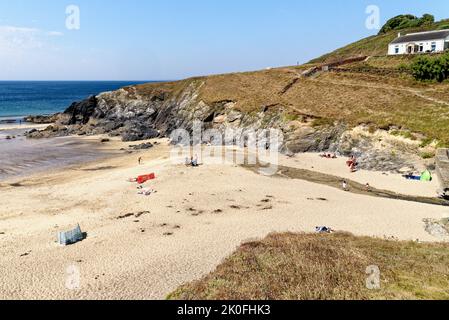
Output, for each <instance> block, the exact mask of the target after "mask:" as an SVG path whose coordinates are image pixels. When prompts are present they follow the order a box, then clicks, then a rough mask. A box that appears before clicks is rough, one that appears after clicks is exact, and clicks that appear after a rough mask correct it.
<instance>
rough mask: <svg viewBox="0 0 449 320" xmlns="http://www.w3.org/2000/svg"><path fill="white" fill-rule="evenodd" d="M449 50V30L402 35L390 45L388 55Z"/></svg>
mask: <svg viewBox="0 0 449 320" xmlns="http://www.w3.org/2000/svg"><path fill="white" fill-rule="evenodd" d="M447 49H449V30H438V31H428V32H418V33H410V34H407V35H404V36H401V34H399V35H398V37H397V38H396V39H395V40H394V41H393V42H391V43H390V44H389V45H388V55H401V54H418V53H432V52H443V51H444V50H447Z"/></svg>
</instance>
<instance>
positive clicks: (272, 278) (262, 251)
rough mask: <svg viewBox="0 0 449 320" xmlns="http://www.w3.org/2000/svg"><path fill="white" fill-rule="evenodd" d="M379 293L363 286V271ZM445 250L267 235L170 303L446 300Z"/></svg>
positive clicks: (343, 237)
mask: <svg viewBox="0 0 449 320" xmlns="http://www.w3.org/2000/svg"><path fill="white" fill-rule="evenodd" d="M373 265H374V266H378V267H379V269H380V272H381V278H380V280H381V288H380V290H369V289H367V286H366V280H367V278H368V275H367V274H366V270H367V267H368V266H373ZM448 274H449V246H448V245H447V244H418V243H414V242H398V241H386V240H381V239H374V238H365V237H354V236H352V235H350V234H346V233H337V234H332V235H327V234H326V235H316V234H314V235H308V234H290V233H288V234H273V235H270V236H269V237H267V238H266V239H264V240H262V241H256V242H250V243H246V244H244V245H242V246H241V247H240V248H239V249H238V250H237V251H236V252H235V253H234V254H233V255H232V256H231V257H229V258H228V259H226V260H225V261H224V262H223V263H222V264H221V265H220V266H218V267H217V269H216V270H215V271H214V272H213V273H211V274H210V275H208V276H206V277H204V278H203V279H201V280H199V281H195V282H192V283H190V284H187V285H184V286H182V287H181V288H179V289H178V290H177V291H176V292H174V293H173V294H171V295H170V296H169V298H170V299H190V300H198V299H206V300H207V299H210V300H216V299H223V300H228V299H229V300H242V299H243V300H254V299H257V300H259V299H262V300H264V299H270V300H273V299H274V300H291V299H292V300H309V299H311V300H334V299H449V278H448V276H447V275H448Z"/></svg>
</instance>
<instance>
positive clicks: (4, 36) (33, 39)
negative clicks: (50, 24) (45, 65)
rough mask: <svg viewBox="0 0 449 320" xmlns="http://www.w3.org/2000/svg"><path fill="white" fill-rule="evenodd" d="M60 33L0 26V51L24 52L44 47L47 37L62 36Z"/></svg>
mask: <svg viewBox="0 0 449 320" xmlns="http://www.w3.org/2000/svg"><path fill="white" fill-rule="evenodd" d="M62 35H63V33H62V32H58V31H49V32H45V31H42V30H40V29H36V28H27V27H15V26H1V25H0V49H1V50H25V49H35V48H41V47H43V46H45V42H46V40H47V39H46V38H47V37H55V36H62Z"/></svg>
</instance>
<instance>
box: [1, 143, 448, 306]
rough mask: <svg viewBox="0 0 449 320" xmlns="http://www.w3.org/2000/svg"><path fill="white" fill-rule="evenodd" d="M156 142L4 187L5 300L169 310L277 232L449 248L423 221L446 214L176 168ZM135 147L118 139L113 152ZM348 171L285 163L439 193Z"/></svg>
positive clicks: (216, 168) (209, 168)
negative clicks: (182, 289) (323, 229)
mask: <svg viewBox="0 0 449 320" xmlns="http://www.w3.org/2000/svg"><path fill="white" fill-rule="evenodd" d="M153 142H154V141H153ZM158 142H159V144H158V145H156V146H155V147H154V148H152V149H150V150H148V151H142V152H135V153H132V154H128V153H126V152H123V151H122V152H121V154H120V155H117V156H115V157H109V158H107V159H101V160H96V161H95V162H90V163H85V164H82V165H76V166H72V167H68V168H65V169H58V170H52V171H51V172H48V171H47V172H43V173H39V174H36V175H31V176H27V177H20V178H15V179H10V180H7V181H1V182H0V190H1V193H0V203H1V206H0V256H1V257H2V258H1V264H0V268H1V270H0V277H1V279H0V299H164V298H165V297H166V296H167V294H169V293H170V292H171V291H173V290H174V289H176V288H177V287H178V286H179V285H181V284H184V283H186V282H188V281H192V280H195V279H198V278H201V277H202V276H203V275H205V274H207V273H209V272H211V271H212V270H214V268H215V267H216V266H217V265H218V264H219V263H220V262H221V261H222V260H223V259H224V258H225V257H227V256H228V255H229V254H231V253H232V252H233V251H234V249H235V248H236V247H237V246H239V245H240V244H241V243H242V242H244V241H246V240H249V239H255V238H263V237H265V236H266V235H267V234H269V233H271V232H284V231H292V232H313V231H314V229H315V227H316V226H324V225H325V226H328V227H331V228H333V229H335V230H339V231H348V232H351V233H353V234H355V235H366V236H375V237H381V238H389V239H390V238H392V239H399V240H413V241H417V240H418V241H429V242H435V241H444V240H448V239H444V238H436V237H434V236H432V235H430V234H429V233H427V232H426V231H425V225H424V222H423V219H426V218H432V219H442V218H444V217H448V216H449V209H448V208H447V207H442V206H435V205H427V204H421V203H416V202H406V201H399V200H390V199H383V198H376V197H371V196H364V195H357V194H353V193H350V192H344V191H342V190H339V189H336V188H332V187H328V186H325V185H319V184H315V183H310V182H307V181H303V180H294V179H284V178H280V177H267V176H262V175H258V174H256V173H254V172H252V171H250V170H247V169H245V168H242V167H240V166H236V165H232V164H229V165H208V164H205V165H202V166H200V167H198V168H192V167H186V166H184V165H176V164H173V163H172V161H171V159H170V157H169V152H170V146H169V144H168V141H167V140H160V141H158ZM128 145H129V143H126V144H125V143H122V142H119V141H115V140H113V141H111V142H110V143H108V144H106V145H105V146H104V148H107V149H108V150H112V149H115V150H117V151H118V150H120V149H121V148H126V147H127V146H128ZM138 157H142V158H143V164H142V165H139V164H138V163H137V159H138ZM344 162H345V159H336V160H329V159H321V158H320V157H319V156H318V155H317V154H301V155H298V156H296V157H294V158H286V157H282V156H281V159H280V163H281V164H282V165H285V166H290V167H297V168H304V169H309V170H315V171H318V172H323V173H328V174H332V175H336V176H340V177H342V178H347V179H351V180H353V181H358V182H360V183H370V185H371V186H373V187H376V188H382V189H386V190H391V191H394V192H399V193H403V194H409V195H421V196H434V195H435V191H436V189H437V188H438V181H433V182H432V183H420V182H410V181H407V180H405V179H403V178H402V177H401V176H400V175H395V174H390V173H388V174H386V173H382V172H364V171H361V172H358V173H349V170H348V169H347V168H346V166H345V163H344ZM151 172H154V173H156V176H157V179H156V180H153V181H151V182H149V183H147V184H146V185H145V187H148V188H153V189H155V190H156V191H157V192H156V193H153V194H151V195H150V196H143V195H139V194H138V190H137V188H136V187H137V185H136V184H135V183H130V182H128V179H129V178H131V177H136V176H138V175H140V174H146V173H151ZM77 224H80V226H81V228H82V230H83V231H84V232H86V233H87V238H86V239H85V240H84V241H82V242H79V243H77V244H75V245H72V246H67V247H62V246H59V245H58V244H57V243H56V237H57V232H58V231H65V230H69V229H72V228H73V227H75V226H76V225H77ZM69 267H72V269H73V267H74V268H75V269H77V270H79V272H80V280H81V282H80V287H79V288H76V289H74V290H71V289H68V288H67V286H66V281H67V277H68V274H67V270H68V268H69Z"/></svg>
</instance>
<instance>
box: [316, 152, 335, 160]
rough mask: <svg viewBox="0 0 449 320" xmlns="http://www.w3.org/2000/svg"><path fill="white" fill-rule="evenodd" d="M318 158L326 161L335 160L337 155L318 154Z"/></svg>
mask: <svg viewBox="0 0 449 320" xmlns="http://www.w3.org/2000/svg"><path fill="white" fill-rule="evenodd" d="M320 157H321V158H326V159H337V155H336V154H335V153H323V154H320Z"/></svg>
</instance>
